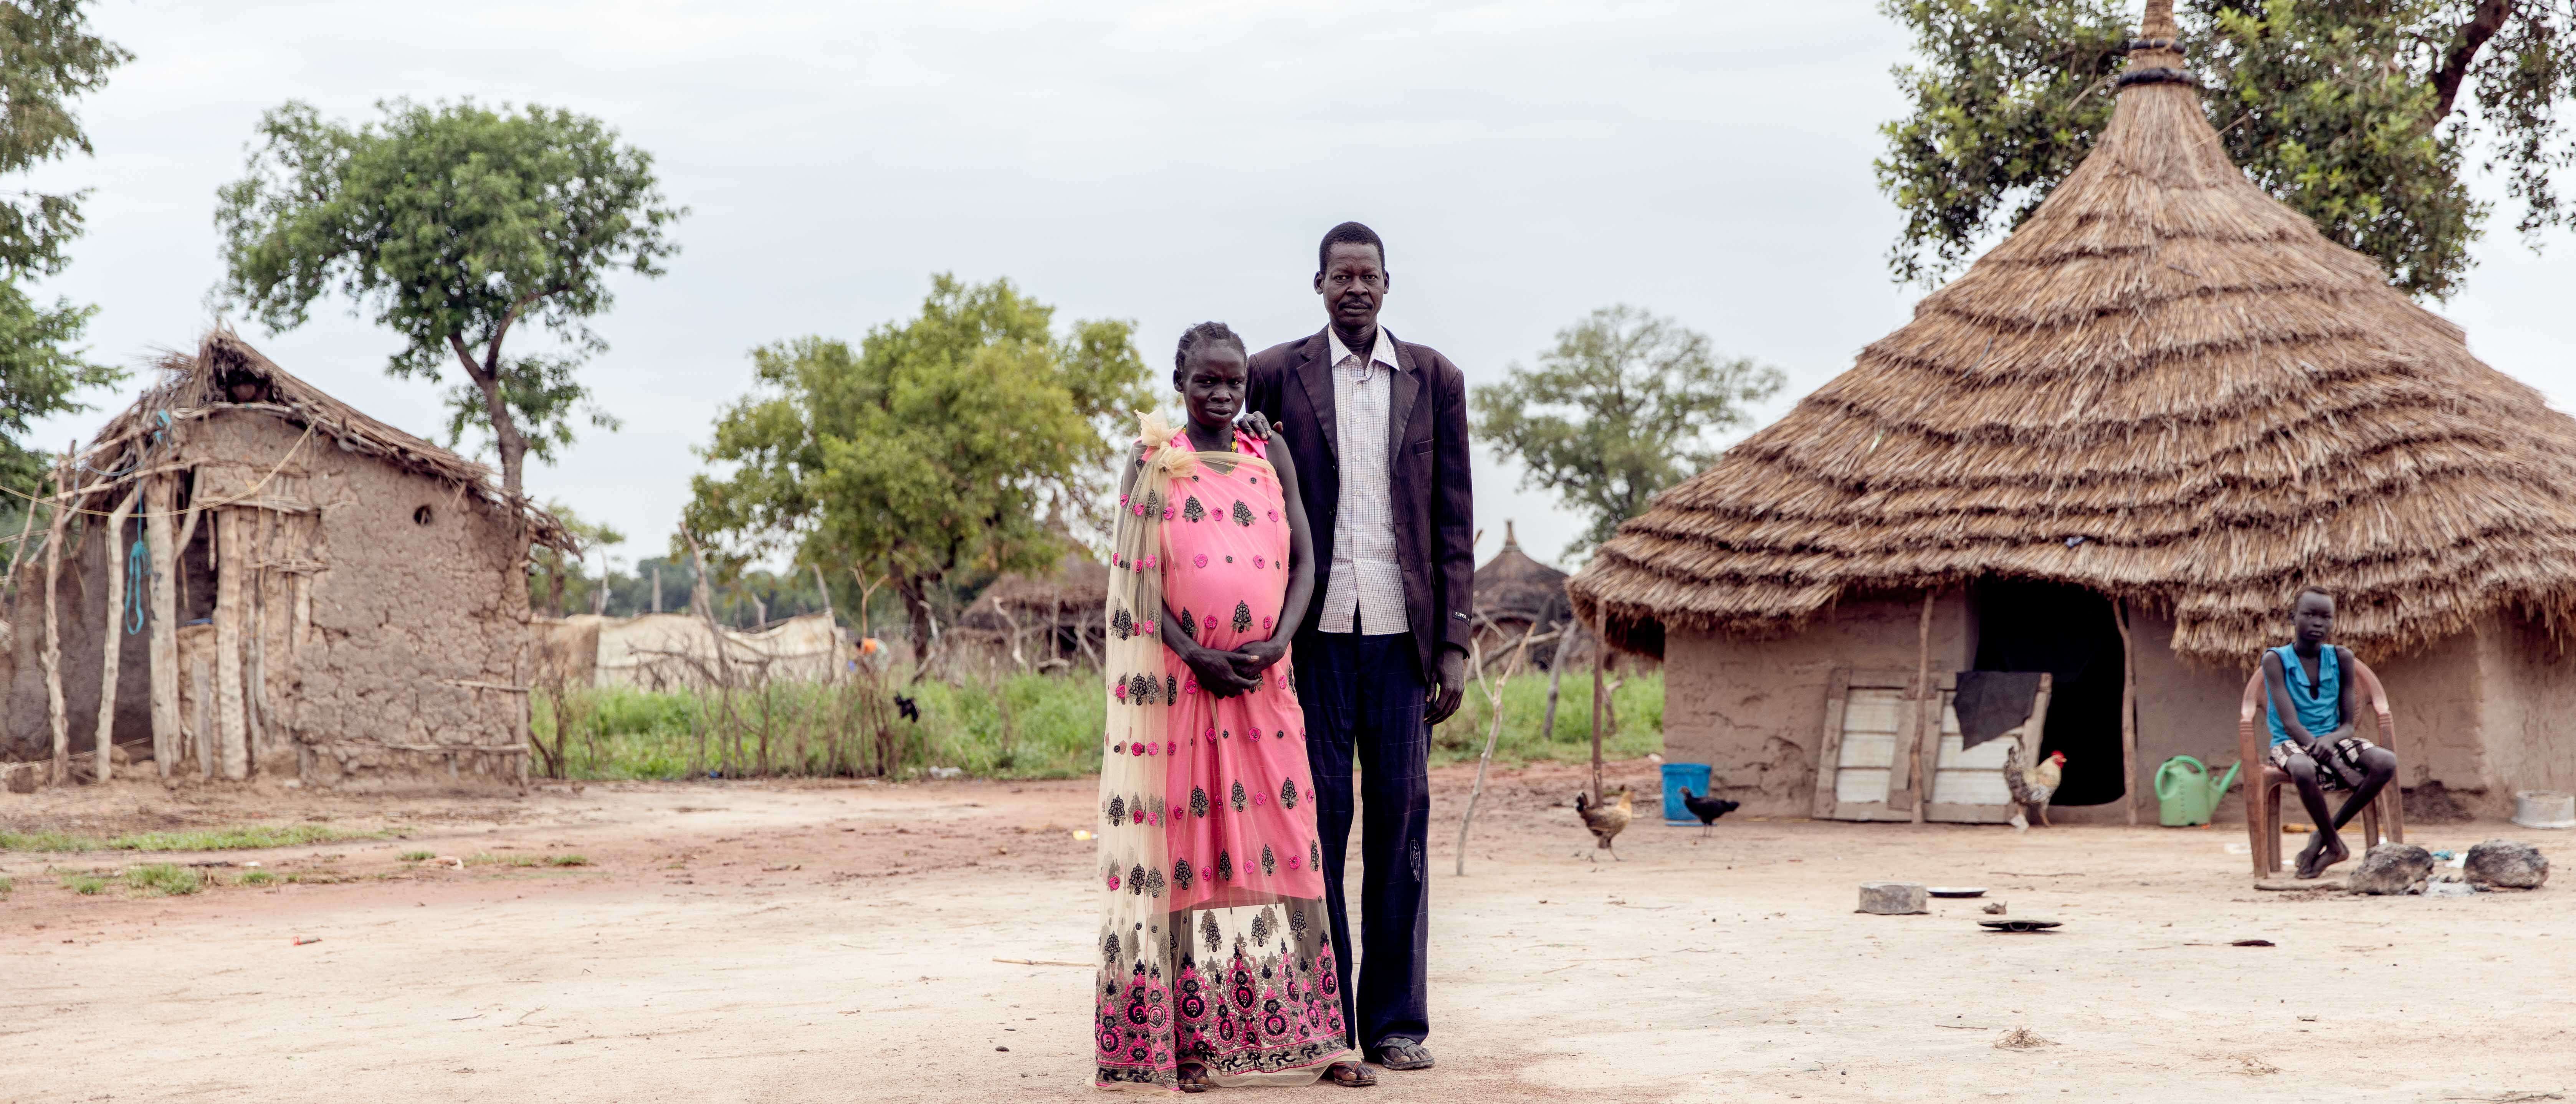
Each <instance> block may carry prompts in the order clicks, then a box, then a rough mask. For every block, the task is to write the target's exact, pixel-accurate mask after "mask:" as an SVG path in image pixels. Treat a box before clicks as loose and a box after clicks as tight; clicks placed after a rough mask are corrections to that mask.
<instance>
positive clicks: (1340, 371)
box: [1315, 326, 1412, 636]
mask: <svg viewBox="0 0 2576 1104" xmlns="http://www.w3.org/2000/svg"><path fill="white" fill-rule="evenodd" d="M1325 340H1327V341H1329V342H1331V343H1332V355H1333V361H1332V363H1333V421H1334V426H1335V428H1336V430H1337V431H1338V435H1339V436H1340V438H1341V440H1340V441H1339V447H1340V449H1341V454H1340V457H1339V459H1340V461H1341V485H1342V490H1341V498H1340V501H1339V503H1338V505H1336V507H1335V508H1334V511H1333V562H1332V564H1331V566H1329V567H1328V568H1327V569H1326V570H1325V572H1324V607H1323V612H1322V615H1321V620H1319V621H1318V622H1317V624H1316V626H1315V627H1316V628H1318V629H1320V630H1322V631H1324V632H1329V633H1346V632H1352V631H1354V628H1353V626H1354V624H1355V623H1356V625H1357V629H1356V631H1358V632H1360V633H1361V634H1363V635H1366V636H1393V635H1395V634H1397V633H1402V632H1410V631H1412V625H1411V624H1410V623H1409V622H1407V620H1406V619H1405V614H1404V573H1403V572H1402V571H1401V570H1399V569H1398V568H1397V567H1396V563H1395V505H1394V499H1393V495H1392V493H1391V491H1390V489H1389V485H1390V480H1391V475H1390V472H1389V466H1390V464H1391V462H1392V459H1393V453H1392V450H1393V448H1394V445H1393V444H1392V443H1391V441H1392V438H1390V437H1389V434H1390V433H1391V432H1392V427H1390V426H1389V425H1388V424H1387V423H1388V420H1389V419H1390V418H1391V417H1392V414H1391V412H1390V410H1389V408H1390V407H1391V406H1392V405H1393V394H1394V390H1395V388H1394V385H1393V383H1392V382H1391V381H1390V380H1389V379H1388V373H1391V372H1396V371H1400V370H1401V369H1400V368H1399V367H1398V365H1397V364H1396V360H1395V339H1394V338H1392V337H1389V336H1387V332H1386V327H1384V326H1380V327H1378V330H1377V344H1376V345H1375V346H1373V347H1372V348H1371V349H1370V351H1369V356H1368V359H1366V360H1362V359H1361V358H1360V357H1359V356H1358V355H1357V354H1355V353H1353V352H1351V351H1350V349H1349V348H1347V347H1345V346H1344V345H1343V344H1342V337H1341V335H1340V334H1337V333H1333V332H1332V331H1330V330H1326V331H1325Z"/></svg>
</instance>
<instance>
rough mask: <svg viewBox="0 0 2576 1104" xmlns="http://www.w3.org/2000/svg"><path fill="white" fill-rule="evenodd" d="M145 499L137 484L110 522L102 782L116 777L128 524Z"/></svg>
mask: <svg viewBox="0 0 2576 1104" xmlns="http://www.w3.org/2000/svg"><path fill="white" fill-rule="evenodd" d="M142 497H143V487H142V485H141V484H136V486H135V488H134V489H133V490H130V491H127V492H125V497H124V498H123V499H122V500H120V501H118V502H117V504H116V509H115V511H113V512H112V513H110V514H109V515H108V518H107V540H106V541H105V542H104V543H105V545H106V548H107V612H106V615H105V616H104V617H102V618H100V620H99V624H100V626H101V627H102V630H103V631H102V632H101V633H100V635H99V645H98V651H99V660H98V737H97V742H96V745H95V748H94V750H95V752H96V754H97V756H98V764H97V766H96V767H94V768H93V769H92V770H91V771H90V776H91V777H93V778H96V779H97V780H99V781H101V782H105V781H107V780H108V778H109V776H110V775H112V774H114V773H115V770H114V763H115V758H116V676H117V675H118V674H119V672H118V670H117V668H118V667H119V666H121V665H122V663H123V660H124V658H125V624H124V622H125V571H126V563H127V557H128V556H131V555H132V554H133V550H132V549H129V548H127V547H126V546H125V523H126V522H128V521H130V520H132V519H133V517H134V503H135V500H137V499H140V498H142Z"/></svg>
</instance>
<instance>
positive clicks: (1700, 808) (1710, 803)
mask: <svg viewBox="0 0 2576 1104" xmlns="http://www.w3.org/2000/svg"><path fill="white" fill-rule="evenodd" d="M1743 804H1744V803H1743V802H1741V801H1728V800H1727V799H1725V798H1723V797H1701V796H1699V795H1697V794H1694V793H1692V792H1690V787H1688V786H1684V787H1682V808H1685V809H1688V810H1690V811H1691V815H1692V816H1695V817H1698V818H1699V826H1700V834H1701V835H1707V834H1708V832H1709V830H1710V829H1712V828H1714V827H1716V826H1717V818H1719V817H1722V816H1725V815H1726V814H1728V813H1731V812H1734V811H1735V810H1736V809H1737V808H1738V807H1741V806H1742V805H1743Z"/></svg>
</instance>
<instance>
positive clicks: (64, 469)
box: [37, 449, 80, 786]
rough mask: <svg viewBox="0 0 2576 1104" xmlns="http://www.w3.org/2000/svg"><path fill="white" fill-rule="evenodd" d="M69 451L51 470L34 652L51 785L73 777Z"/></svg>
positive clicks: (73, 497) (74, 498)
mask: <svg viewBox="0 0 2576 1104" xmlns="http://www.w3.org/2000/svg"><path fill="white" fill-rule="evenodd" d="M72 475H73V472H72V453H71V450H69V449H65V450H63V459H62V463H61V466H59V467H56V468H55V469H54V517H53V523H52V524H51V525H49V526H47V527H46V532H45V643H44V647H43V650H42V651H40V652H39V653H38V654H37V659H38V661H39V662H40V663H41V664H42V665H43V667H44V669H45V719H46V721H47V723H48V724H49V725H50V726H51V727H52V729H53V737H54V785H57V786H67V785H70V784H71V780H72V737H71V714H70V713H69V712H68V711H67V707H66V706H65V705H64V704H63V610H62V593H61V586H62V573H63V538H64V535H65V534H66V533H67V532H68V531H69V528H70V525H71V520H72V511H73V509H74V508H75V507H77V506H78V505H79V502H80V496H79V492H78V490H77V488H75V487H74V486H73V484H72Z"/></svg>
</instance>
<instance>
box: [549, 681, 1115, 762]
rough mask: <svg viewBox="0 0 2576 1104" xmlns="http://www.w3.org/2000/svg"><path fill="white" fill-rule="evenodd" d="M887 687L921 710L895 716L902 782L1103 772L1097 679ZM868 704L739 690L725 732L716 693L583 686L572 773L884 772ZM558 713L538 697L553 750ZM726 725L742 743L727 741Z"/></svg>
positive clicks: (798, 689)
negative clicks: (947, 773)
mask: <svg viewBox="0 0 2576 1104" xmlns="http://www.w3.org/2000/svg"><path fill="white" fill-rule="evenodd" d="M887 688H888V690H889V691H890V692H892V693H899V694H902V695H903V696H904V697H907V698H910V699H912V701H913V703H914V706H915V708H917V709H919V710H920V712H921V719H920V721H918V722H913V721H906V720H902V719H900V718H898V719H896V720H895V721H894V734H895V737H896V747H895V749H894V750H895V759H896V770H895V773H896V774H897V776H899V777H914V776H917V775H919V774H921V773H922V772H923V771H924V770H926V769H927V768H930V767H956V768H959V769H962V770H964V771H965V772H966V773H967V774H969V775H973V776H976V777H984V778H1075V777H1082V776H1087V775H1090V774H1094V773H1097V772H1098V771H1099V769H1100V751H1099V747H1100V743H1099V741H1100V730H1101V726H1102V725H1103V724H1104V723H1106V722H1107V719H1108V709H1107V706H1106V704H1105V703H1106V701H1107V695H1106V694H1105V692H1104V691H1103V690H1102V685H1101V682H1100V680H1099V676H1098V675H1080V676H1065V675H1033V674H1028V675H1011V676H1009V677H1006V678H999V679H993V680H985V681H969V682H967V683H965V684H964V685H951V684H949V683H946V682H942V681H937V680H925V681H923V682H921V683H918V684H913V685H905V684H903V683H902V682H901V681H900V680H893V681H890V682H889V683H888V684H887ZM860 708H861V702H860V692H859V691H858V690H857V688H855V687H852V686H848V685H842V686H832V687H826V686H813V685H778V686H771V687H767V688H765V689H761V690H745V691H737V692H735V693H734V695H733V697H732V715H733V716H734V717H736V718H739V721H740V723H739V725H718V724H716V723H715V719H716V718H718V717H719V716H721V715H722V709H723V707H722V704H721V703H720V701H719V700H718V696H717V695H716V693H715V692H713V691H703V692H701V691H669V692H652V691H644V690H635V689H628V688H624V687H616V688H606V689H596V690H580V691H575V692H574V693H573V694H572V695H571V701H570V703H569V707H568V708H565V709H563V710H562V713H563V714H564V715H565V716H567V717H570V718H572V719H573V732H572V734H571V737H570V738H569V739H567V740H564V741H562V743H563V746H564V760H565V763H564V766H565V773H566V774H568V775H569V776H571V777H573V778H580V779H594V780H615V779H678V778H690V777H706V776H707V775H710V774H731V775H736V776H751V775H759V774H762V773H767V774H772V775H807V776H813V775H834V774H840V775H847V774H854V773H866V774H873V773H876V756H877V754H878V753H877V749H876V747H875V743H874V735H873V733H863V728H864V726H863V725H862V724H861V723H860V720H859V718H860V716H861V714H860V712H859V710H860ZM557 712H558V710H557V705H556V703H555V702H554V701H552V700H551V699H550V698H549V697H548V696H547V695H543V694H540V695H537V701H536V710H535V714H536V715H535V720H534V732H535V735H536V738H537V739H538V740H539V741H540V742H542V743H544V744H546V745H547V746H549V747H551V746H553V744H554V743H555V734H556V717H557ZM1006 715H1007V716H1008V718H1009V721H1008V723H1007V724H1006V723H1005V722H1004V717H1005V716H1006ZM720 729H722V730H724V731H726V732H730V733H737V734H738V736H739V738H738V739H737V738H735V737H734V736H726V737H723V738H719V737H718V736H717V735H716V733H717V732H718V731H719V730H720ZM764 731H766V733H767V736H768V739H767V745H768V747H767V752H766V754H765V755H764V753H763V751H762V746H761V745H762V739H761V734H762V732H764ZM764 764H765V765H764Z"/></svg>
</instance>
